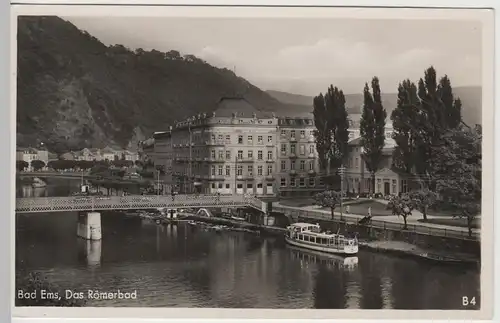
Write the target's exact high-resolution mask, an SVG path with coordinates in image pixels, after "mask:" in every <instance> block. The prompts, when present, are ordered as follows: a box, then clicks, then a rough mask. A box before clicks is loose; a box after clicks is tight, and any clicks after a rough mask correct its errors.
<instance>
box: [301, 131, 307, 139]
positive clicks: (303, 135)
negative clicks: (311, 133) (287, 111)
mask: <svg viewBox="0 0 500 323" xmlns="http://www.w3.org/2000/svg"><path fill="white" fill-rule="evenodd" d="M305 137H306V131H305V130H300V138H305Z"/></svg>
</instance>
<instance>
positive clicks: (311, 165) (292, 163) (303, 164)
mask: <svg viewBox="0 0 500 323" xmlns="http://www.w3.org/2000/svg"><path fill="white" fill-rule="evenodd" d="M287 164H288V161H287V160H282V161H281V163H280V170H281V171H286V170H287V167H286V166H287ZM296 164H297V163H296V161H295V160H290V170H295V169H296ZM306 164H307V165H308V166H307V170H314V160H310V161H308V162H307V163H306V161H305V160H301V161H299V170H306Z"/></svg>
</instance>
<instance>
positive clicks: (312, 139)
mask: <svg viewBox="0 0 500 323" xmlns="http://www.w3.org/2000/svg"><path fill="white" fill-rule="evenodd" d="M307 142H310V143H313V142H316V138H314V136H309V138H307Z"/></svg>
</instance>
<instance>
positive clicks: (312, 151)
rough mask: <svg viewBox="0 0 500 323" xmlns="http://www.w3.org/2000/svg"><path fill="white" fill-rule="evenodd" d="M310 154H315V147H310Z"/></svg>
mask: <svg viewBox="0 0 500 323" xmlns="http://www.w3.org/2000/svg"><path fill="white" fill-rule="evenodd" d="M309 153H310V154H314V146H313V145H310V146H309Z"/></svg>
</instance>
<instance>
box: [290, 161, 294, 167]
mask: <svg viewBox="0 0 500 323" xmlns="http://www.w3.org/2000/svg"><path fill="white" fill-rule="evenodd" d="M290 169H295V160H291V161H290Z"/></svg>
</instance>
